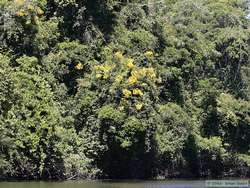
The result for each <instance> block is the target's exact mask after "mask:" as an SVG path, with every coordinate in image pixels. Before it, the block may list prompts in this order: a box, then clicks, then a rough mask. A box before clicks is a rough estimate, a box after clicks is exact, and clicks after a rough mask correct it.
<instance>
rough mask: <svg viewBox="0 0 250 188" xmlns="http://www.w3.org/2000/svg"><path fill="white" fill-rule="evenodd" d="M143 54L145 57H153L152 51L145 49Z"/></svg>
mask: <svg viewBox="0 0 250 188" xmlns="http://www.w3.org/2000/svg"><path fill="white" fill-rule="evenodd" d="M144 55H145V56H146V57H147V58H153V57H154V52H152V51H150V50H149V51H146V52H145V53H144Z"/></svg>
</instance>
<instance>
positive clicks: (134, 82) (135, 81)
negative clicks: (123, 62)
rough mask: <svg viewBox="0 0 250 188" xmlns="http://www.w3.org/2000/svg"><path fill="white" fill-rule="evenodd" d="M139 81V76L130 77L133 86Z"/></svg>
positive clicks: (129, 81) (130, 83)
mask: <svg viewBox="0 0 250 188" xmlns="http://www.w3.org/2000/svg"><path fill="white" fill-rule="evenodd" d="M137 82H138V78H137V76H134V75H132V76H130V77H129V78H128V84H129V85H131V86H132V85H135V84H136V83H137Z"/></svg>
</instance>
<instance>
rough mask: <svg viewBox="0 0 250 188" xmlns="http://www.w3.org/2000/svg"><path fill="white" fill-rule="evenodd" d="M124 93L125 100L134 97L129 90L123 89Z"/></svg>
mask: <svg viewBox="0 0 250 188" xmlns="http://www.w3.org/2000/svg"><path fill="white" fill-rule="evenodd" d="M122 93H123V95H124V97H125V98H129V97H130V96H131V95H132V92H131V91H129V90H128V89H123V90H122Z"/></svg>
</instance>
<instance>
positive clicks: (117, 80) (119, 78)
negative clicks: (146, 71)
mask: <svg viewBox="0 0 250 188" xmlns="http://www.w3.org/2000/svg"><path fill="white" fill-rule="evenodd" d="M122 79H123V77H122V76H121V75H118V76H116V78H115V81H116V82H121V81H122Z"/></svg>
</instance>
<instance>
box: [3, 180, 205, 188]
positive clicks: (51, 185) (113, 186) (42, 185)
mask: <svg viewBox="0 0 250 188" xmlns="http://www.w3.org/2000/svg"><path fill="white" fill-rule="evenodd" d="M0 188H205V181H174V180H172V181H171V180H170V181H123V182H113V181H65V182H0Z"/></svg>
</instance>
